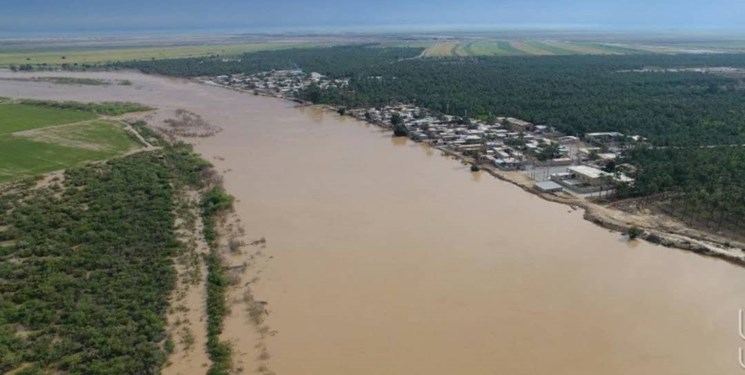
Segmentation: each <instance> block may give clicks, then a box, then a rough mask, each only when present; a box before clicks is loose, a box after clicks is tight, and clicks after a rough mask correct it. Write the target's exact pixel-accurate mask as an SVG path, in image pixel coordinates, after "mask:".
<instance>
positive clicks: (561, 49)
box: [424, 39, 745, 57]
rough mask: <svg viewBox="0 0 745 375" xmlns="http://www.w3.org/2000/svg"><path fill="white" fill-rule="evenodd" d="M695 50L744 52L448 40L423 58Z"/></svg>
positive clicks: (686, 47) (741, 47)
mask: <svg viewBox="0 0 745 375" xmlns="http://www.w3.org/2000/svg"><path fill="white" fill-rule="evenodd" d="M696 49H700V50H707V51H713V52H725V53H735V52H743V51H745V42H743V43H735V42H731V43H718V44H717V43H713V44H711V45H707V44H661V43H658V44H638V43H637V44H626V43H606V42H590V41H557V40H487V39H479V40H459V41H454V40H449V41H442V42H437V43H435V44H433V45H431V46H429V47H428V48H427V50H426V51H425V53H424V56H427V57H452V56H460V57H467V56H556V55H559V56H564V55H634V54H671V53H685V52H690V51H694V52H695V50H696Z"/></svg>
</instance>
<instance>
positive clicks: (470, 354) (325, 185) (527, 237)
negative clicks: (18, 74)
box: [0, 73, 745, 374]
mask: <svg viewBox="0 0 745 375" xmlns="http://www.w3.org/2000/svg"><path fill="white" fill-rule="evenodd" d="M55 74H56V75H59V74H60V73H55ZM81 76H90V77H94V78H117V77H126V78H124V79H130V80H132V81H133V83H134V84H133V86H131V87H126V86H122V87H119V86H117V87H69V86H65V87H54V86H50V85H44V84H38V83H14V82H11V83H8V82H0V96H14V97H38V98H48V99H70V100H131V101H139V102H144V103H146V104H151V105H155V106H158V107H160V108H163V111H173V110H174V109H176V108H185V109H188V110H190V111H192V112H195V113H197V114H199V115H201V116H203V117H204V118H205V119H206V120H208V121H211V122H213V123H215V124H216V125H218V126H221V127H222V128H224V131H223V132H222V133H220V134H218V135H217V136H215V137H213V138H206V139H200V140H198V141H197V142H196V149H197V150H198V151H199V152H201V153H203V154H204V155H205V156H206V157H207V158H208V159H209V160H211V161H213V162H214V163H215V164H216V165H217V167H218V169H219V170H221V171H228V170H229V172H227V173H225V185H226V188H227V189H228V190H229V191H230V192H231V193H232V194H233V195H235V196H236V197H237V198H238V201H237V202H236V212H237V213H238V214H239V215H240V217H241V218H242V226H243V227H244V228H245V229H246V232H247V234H246V236H247V237H248V238H258V237H261V236H264V237H266V238H267V241H268V244H267V248H266V249H265V252H266V254H267V256H269V257H271V256H273V258H272V259H271V260H270V261H268V262H267V263H266V267H265V268H264V269H263V271H262V273H261V274H260V275H259V276H258V277H259V281H258V282H256V283H255V284H253V292H254V294H255V295H256V296H257V298H259V299H261V300H265V301H268V303H269V305H268V309H269V310H270V314H269V316H268V317H267V318H266V324H268V325H270V326H271V328H272V329H274V330H277V331H278V334H276V335H275V336H269V337H267V338H266V339H265V340H266V345H267V348H268V350H269V352H270V354H271V358H270V359H269V360H268V361H267V366H268V367H269V368H271V369H272V370H273V371H275V372H276V373H278V374H381V373H383V374H412V373H428V374H452V373H463V374H497V373H505V374H536V373H552V374H736V373H738V371H740V370H739V368H738V365H737V351H738V348H739V347H740V346H741V345H742V344H743V342H742V341H741V340H740V339H739V336H738V334H737V329H738V327H737V312H738V309H739V308H741V307H742V305H743V304H745V302H743V301H744V300H745V299H744V298H743V297H745V287H743V285H745V284H744V283H743V281H745V273H744V272H743V271H742V270H741V269H739V268H737V267H734V266H732V265H729V264H727V263H724V262H722V261H717V260H713V259H708V258H703V257H699V256H695V255H692V254H688V253H684V252H679V251H673V250H668V249H665V248H662V247H658V246H653V245H650V244H648V243H645V242H640V243H635V244H628V243H627V242H625V241H624V240H623V239H622V238H621V236H620V235H618V234H617V233H612V232H609V231H607V230H603V229H601V228H599V227H597V226H595V225H593V224H592V223H589V222H587V221H585V220H583V218H582V213H581V212H580V211H573V210H571V209H569V208H568V207H566V206H564V205H560V204H555V203H550V202H546V201H544V200H541V199H539V198H538V197H535V196H532V195H529V194H525V193H524V192H523V191H522V190H520V189H519V188H517V187H515V186H512V185H510V184H507V183H504V182H502V181H498V180H495V179H492V178H484V177H485V176H481V177H480V175H479V174H470V173H468V172H467V167H466V166H463V165H462V164H460V163H458V162H457V161H454V160H452V159H449V158H443V157H441V156H439V154H438V153H436V152H432V150H430V149H425V148H422V147H420V146H419V145H416V144H412V143H409V142H405V141H403V142H402V141H401V140H392V139H391V138H390V137H389V136H388V135H387V134H384V133H381V132H380V131H379V129H377V128H375V127H372V126H368V125H366V124H362V123H358V122H356V121H353V120H351V119H349V118H341V117H338V116H337V115H335V114H331V113H327V112H323V111H317V110H315V109H312V108H304V109H296V108H294V107H293V106H292V104H290V103H287V102H283V101H278V100H275V99H269V98H257V97H253V96H251V95H244V94H239V93H236V92H231V91H228V90H223V89H219V88H212V87H205V86H200V85H196V84H192V83H188V82H183V81H180V80H167V79H162V78H157V77H148V76H142V75H139V74H132V73H103V74H91V73H88V74H81ZM217 157H219V158H218V159H216V158H217ZM223 159H224V160H223ZM630 245H634V246H633V247H632V246H630ZM226 324H227V323H226ZM226 327H227V325H226ZM229 327H230V329H229V332H230V334H231V335H234V336H237V337H247V339H246V342H245V343H244V342H240V343H237V345H239V346H240V349H241V350H242V349H243V346H249V345H256V341H255V340H254V339H252V337H254V338H255V335H256V333H255V330H254V328H253V327H252V326H251V325H250V324H249V323H248V322H246V323H245V324H236V325H232V324H231V325H229ZM247 360H249V361H250V360H254V358H247ZM256 363H258V362H256ZM246 369H247V372H250V370H251V369H252V367H250V366H248V365H247V367H246ZM195 370H199V369H195ZM194 373H203V372H200V371H195V372H194Z"/></svg>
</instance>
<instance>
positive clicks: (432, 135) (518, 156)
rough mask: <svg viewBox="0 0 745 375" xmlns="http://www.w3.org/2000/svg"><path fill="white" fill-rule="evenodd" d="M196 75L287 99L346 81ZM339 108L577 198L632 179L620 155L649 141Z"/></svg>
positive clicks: (299, 74)
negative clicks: (521, 175) (308, 90)
mask: <svg viewBox="0 0 745 375" xmlns="http://www.w3.org/2000/svg"><path fill="white" fill-rule="evenodd" d="M201 81H202V82H204V83H207V84H212V85H218V86H223V87H228V88H231V89H235V90H239V91H253V92H254V93H255V94H261V95H270V96H276V97H281V98H285V99H290V100H297V97H296V94H297V93H298V92H299V91H302V90H305V89H307V88H309V87H311V86H313V85H315V86H317V87H319V88H320V89H327V88H330V87H340V88H341V87H345V86H346V85H347V84H348V83H349V80H348V79H329V78H327V77H324V76H323V75H321V74H318V73H310V74H306V73H304V72H303V71H301V70H277V71H270V72H262V73H257V74H253V75H244V74H236V75H221V76H217V77H207V78H202V79H201ZM338 112H339V113H340V114H342V115H348V116H352V117H354V118H356V119H358V120H361V121H366V122H368V123H372V124H375V125H378V126H381V127H383V128H386V129H391V130H393V131H394V136H405V137H408V138H410V139H411V140H413V141H415V142H422V143H427V144H430V145H431V146H432V147H435V148H437V149H439V150H441V151H443V152H445V153H448V154H450V155H453V156H456V157H459V158H460V159H462V160H468V161H469V162H470V163H471V170H472V171H478V170H480V169H488V170H498V171H502V172H514V173H522V174H523V175H525V176H526V177H528V178H529V179H530V180H532V181H533V186H532V187H533V188H534V189H535V190H537V191H538V192H541V193H548V194H557V193H562V192H565V193H568V194H571V195H573V196H576V197H580V198H591V197H608V196H611V195H613V194H614V193H615V192H616V191H617V189H619V188H622V187H623V186H629V185H631V184H633V183H634V178H633V177H634V176H635V172H636V171H635V168H634V166H632V165H629V164H624V163H621V162H620V161H621V160H622V159H623V156H624V153H625V152H627V151H628V150H629V149H630V148H631V147H633V146H635V145H637V144H640V143H645V142H647V140H646V139H644V138H643V137H641V136H638V135H625V134H622V133H619V132H601V133H587V134H584V135H583V136H582V137H581V138H580V137H577V136H571V135H566V134H563V133H561V132H559V131H557V130H556V129H555V128H554V127H553V126H550V125H542V124H533V123H531V122H528V121H524V120H521V119H518V118H513V117H492V118H489V119H474V118H469V117H467V116H463V117H459V116H453V115H445V114H438V113H434V112H432V111H430V110H428V109H426V108H421V107H418V106H415V105H411V104H400V105H389V106H385V107H381V108H354V109H348V110H347V109H344V108H338Z"/></svg>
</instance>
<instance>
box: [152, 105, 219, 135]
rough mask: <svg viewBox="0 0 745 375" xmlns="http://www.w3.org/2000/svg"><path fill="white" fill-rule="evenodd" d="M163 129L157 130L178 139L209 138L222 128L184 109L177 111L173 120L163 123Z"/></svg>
mask: <svg viewBox="0 0 745 375" xmlns="http://www.w3.org/2000/svg"><path fill="white" fill-rule="evenodd" d="M163 122H164V123H165V126H164V127H161V128H159V129H160V130H161V131H162V132H163V133H164V134H166V135H168V136H169V137H170V138H171V139H174V138H176V137H177V136H178V137H210V136H213V135H215V134H217V133H219V132H221V131H222V128H221V127H219V126H216V125H212V124H210V123H209V122H207V121H206V120H204V119H203V118H202V116H199V115H198V114H196V113H193V112H189V111H187V110H185V109H177V110H176V113H175V118H172V119H167V120H165V121H163Z"/></svg>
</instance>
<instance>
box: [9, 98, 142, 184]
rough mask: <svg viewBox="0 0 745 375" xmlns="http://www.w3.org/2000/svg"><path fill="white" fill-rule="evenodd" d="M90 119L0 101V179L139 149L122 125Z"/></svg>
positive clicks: (84, 115) (90, 116)
mask: <svg viewBox="0 0 745 375" xmlns="http://www.w3.org/2000/svg"><path fill="white" fill-rule="evenodd" d="M95 118H96V116H95V115H94V114H91V113H87V112H81V111H72V110H67V109H56V108H49V107H43V106H33V105H26V104H15V103H14V104H0V182H6V181H10V180H13V179H16V178H21V177H28V176H33V175H37V174H42V173H46V172H51V171H55V170H60V169H66V168H69V167H72V166H76V165H80V164H81V163H84V162H88V161H97V160H105V159H108V158H111V157H113V156H116V155H120V154H123V153H125V152H127V151H130V150H133V149H135V148H137V147H139V146H138V144H137V143H136V142H135V141H134V140H132V138H130V136H129V135H128V134H127V132H126V131H125V130H124V127H123V125H122V124H120V123H118V122H115V121H102V120H95Z"/></svg>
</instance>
